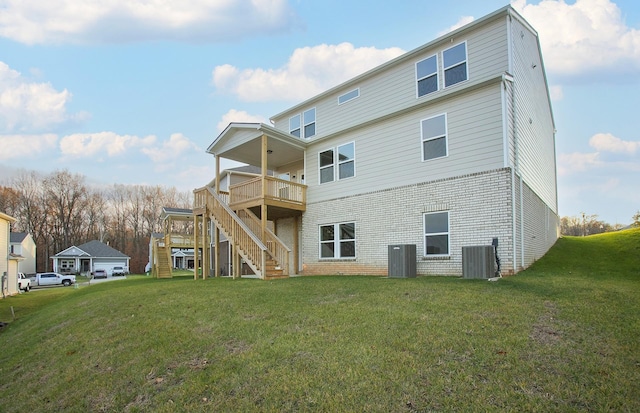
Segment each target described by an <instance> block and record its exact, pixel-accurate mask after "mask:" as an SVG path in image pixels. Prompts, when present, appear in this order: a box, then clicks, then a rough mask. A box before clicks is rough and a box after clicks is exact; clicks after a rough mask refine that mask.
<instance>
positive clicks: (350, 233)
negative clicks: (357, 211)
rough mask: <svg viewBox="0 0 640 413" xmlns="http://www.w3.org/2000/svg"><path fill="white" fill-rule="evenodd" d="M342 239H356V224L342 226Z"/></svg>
mask: <svg viewBox="0 0 640 413" xmlns="http://www.w3.org/2000/svg"><path fill="white" fill-rule="evenodd" d="M340 239H356V224H355V223H353V222H351V223H348V224H340Z"/></svg>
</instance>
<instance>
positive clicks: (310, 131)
mask: <svg viewBox="0 0 640 413" xmlns="http://www.w3.org/2000/svg"><path fill="white" fill-rule="evenodd" d="M315 134H316V124H315V123H312V124H309V125H305V126H304V137H305V138H310V137H312V136H313V135H315Z"/></svg>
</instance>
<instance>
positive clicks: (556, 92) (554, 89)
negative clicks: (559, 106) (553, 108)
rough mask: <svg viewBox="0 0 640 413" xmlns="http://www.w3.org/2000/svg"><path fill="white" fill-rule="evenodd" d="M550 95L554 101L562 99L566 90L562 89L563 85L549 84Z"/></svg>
mask: <svg viewBox="0 0 640 413" xmlns="http://www.w3.org/2000/svg"><path fill="white" fill-rule="evenodd" d="M549 95H550V97H551V100H553V101H554V102H557V101H560V100H562V99H563V98H564V91H563V90H562V86H560V85H554V86H549Z"/></svg>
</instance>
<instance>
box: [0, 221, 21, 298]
mask: <svg viewBox="0 0 640 413" xmlns="http://www.w3.org/2000/svg"><path fill="white" fill-rule="evenodd" d="M14 222H16V219H15V218H13V217H11V216H9V215H7V214H4V213H2V212H0V297H2V298H4V297H7V296H10V295H16V294H18V293H19V292H20V289H19V288H18V264H19V262H20V261H22V259H23V258H22V256H21V255H20V254H16V253H12V252H11V251H10V241H9V240H10V235H9V234H10V233H11V224H13V223H14Z"/></svg>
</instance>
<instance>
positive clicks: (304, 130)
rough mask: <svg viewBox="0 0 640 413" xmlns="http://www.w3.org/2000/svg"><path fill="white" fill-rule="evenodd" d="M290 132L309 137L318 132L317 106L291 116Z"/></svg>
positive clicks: (299, 136)
mask: <svg viewBox="0 0 640 413" xmlns="http://www.w3.org/2000/svg"><path fill="white" fill-rule="evenodd" d="M289 133H290V134H292V135H294V136H297V137H298V138H305V139H309V138H310V137H312V136H314V135H315V134H316V108H311V109H309V110H306V111H304V112H303V113H302V115H300V114H298V115H295V116H292V117H290V118H289Z"/></svg>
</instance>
